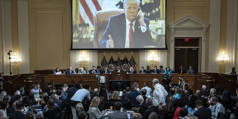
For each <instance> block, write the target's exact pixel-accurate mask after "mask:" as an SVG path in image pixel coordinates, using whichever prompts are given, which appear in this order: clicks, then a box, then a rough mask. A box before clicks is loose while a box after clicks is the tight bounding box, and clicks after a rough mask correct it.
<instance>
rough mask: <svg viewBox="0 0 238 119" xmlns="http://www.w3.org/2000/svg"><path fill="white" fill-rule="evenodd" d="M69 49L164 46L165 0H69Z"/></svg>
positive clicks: (157, 47) (155, 47) (153, 47)
mask: <svg viewBox="0 0 238 119" xmlns="http://www.w3.org/2000/svg"><path fill="white" fill-rule="evenodd" d="M71 8H72V10H71V12H72V14H71V19H72V33H71V34H72V36H71V49H73V50H74V49H96V50H97V49H166V48H167V44H166V0H72V7H71Z"/></svg>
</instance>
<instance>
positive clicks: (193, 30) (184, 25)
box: [169, 16, 208, 72]
mask: <svg viewBox="0 0 238 119" xmlns="http://www.w3.org/2000/svg"><path fill="white" fill-rule="evenodd" d="M169 28H170V48H169V50H170V67H171V68H172V69H174V66H175V65H174V60H175V52H174V50H175V38H176V37H199V38H200V39H199V49H200V50H199V54H198V55H199V56H198V57H199V59H198V63H199V65H200V66H198V72H205V61H206V32H207V28H208V24H206V23H203V22H202V21H200V20H199V19H197V18H195V17H193V16H186V17H183V18H180V19H179V20H177V21H176V22H175V23H173V24H171V25H169Z"/></svg>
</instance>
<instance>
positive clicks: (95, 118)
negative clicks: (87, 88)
mask: <svg viewBox="0 0 238 119" xmlns="http://www.w3.org/2000/svg"><path fill="white" fill-rule="evenodd" d="M100 102H101V100H100V98H99V97H97V96H95V97H94V98H93V99H92V101H91V104H90V106H89V109H88V115H89V119H100V118H101V117H102V113H101V111H100V110H99V108H98V105H99V104H100Z"/></svg>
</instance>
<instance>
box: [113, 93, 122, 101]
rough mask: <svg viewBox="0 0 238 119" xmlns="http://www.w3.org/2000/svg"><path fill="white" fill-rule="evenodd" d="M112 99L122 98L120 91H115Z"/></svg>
mask: <svg viewBox="0 0 238 119" xmlns="http://www.w3.org/2000/svg"><path fill="white" fill-rule="evenodd" d="M111 100H112V101H119V100H121V97H120V95H119V92H118V91H113V93H112V96H111Z"/></svg>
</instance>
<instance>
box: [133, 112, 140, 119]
mask: <svg viewBox="0 0 238 119" xmlns="http://www.w3.org/2000/svg"><path fill="white" fill-rule="evenodd" d="M132 118H133V119H142V115H141V114H140V113H133V115H132Z"/></svg>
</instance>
